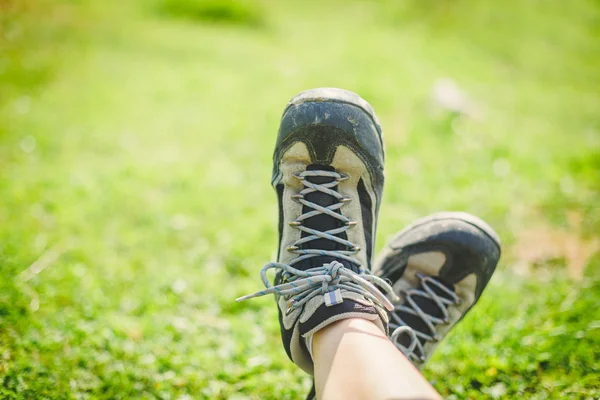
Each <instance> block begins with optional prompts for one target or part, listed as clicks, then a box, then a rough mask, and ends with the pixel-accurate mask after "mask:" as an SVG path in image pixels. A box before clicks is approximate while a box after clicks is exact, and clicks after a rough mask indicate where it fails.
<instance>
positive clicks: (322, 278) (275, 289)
mask: <svg viewBox="0 0 600 400" xmlns="http://www.w3.org/2000/svg"><path fill="white" fill-rule="evenodd" d="M294 177H295V178H296V179H298V180H300V182H302V184H303V185H304V186H305V188H304V189H303V190H302V191H300V192H299V193H298V194H295V195H293V196H292V199H293V200H294V201H297V202H299V203H301V204H302V205H304V206H306V207H308V208H309V209H311V210H310V211H308V212H306V213H303V214H302V215H300V216H299V217H298V218H297V219H296V220H294V221H291V222H290V223H289V225H290V226H291V227H293V228H295V229H298V230H300V231H302V232H306V233H307V234H308V236H306V237H303V238H300V239H298V240H297V241H295V242H294V243H293V244H292V245H291V246H289V247H288V248H287V249H286V250H287V251H288V252H290V253H294V254H297V255H298V257H296V258H294V259H293V260H291V261H290V262H289V264H284V263H278V262H273V263H269V264H267V265H265V266H264V267H263V268H262V269H261V271H260V277H261V279H262V282H263V284H264V285H265V287H266V289H265V290H260V291H258V292H256V293H253V294H250V295H247V296H243V297H240V298H238V299H237V300H236V301H238V302H239V301H243V300H247V299H250V298H254V297H259V296H264V295H267V294H277V295H279V296H286V299H287V300H288V310H287V313H288V314H289V313H290V312H292V311H293V310H295V309H297V308H300V307H302V306H303V305H304V304H306V303H307V302H308V301H309V300H310V299H312V298H313V297H315V296H317V295H319V294H321V295H324V296H325V295H326V294H327V293H332V292H333V293H332V295H331V296H330V297H327V298H326V304H327V305H335V304H339V303H341V302H342V299H341V293H340V292H339V291H340V290H342V289H343V290H346V291H350V292H354V293H358V294H360V295H362V296H364V297H366V298H368V299H369V300H371V301H372V302H373V303H374V304H375V305H376V306H378V307H380V308H385V309H386V310H388V311H392V310H393V309H394V306H393V304H392V303H391V302H390V300H389V299H388V298H387V297H386V296H385V295H384V294H382V293H381V291H380V290H379V289H378V288H377V287H375V285H377V286H379V287H380V288H382V289H383V290H384V291H385V292H386V293H388V294H389V295H390V296H391V297H392V300H394V298H395V297H397V296H396V295H395V294H394V291H393V289H392V287H391V286H390V285H389V284H388V283H387V282H385V281H384V280H383V279H381V278H379V277H376V276H374V275H371V274H366V273H365V270H364V268H363V267H362V265H361V263H360V261H358V260H357V259H356V258H354V257H352V255H354V254H356V253H358V252H359V251H360V248H359V247H358V246H356V245H354V244H353V243H352V242H350V241H348V240H346V239H343V238H340V237H338V236H336V235H339V234H340V233H342V232H345V231H347V230H348V229H350V228H351V227H353V226H354V225H356V222H355V221H352V220H350V219H349V218H347V217H345V216H344V215H342V214H341V213H339V212H336V211H337V210H339V209H340V208H342V207H343V206H344V205H345V204H346V203H348V202H349V201H351V200H352V199H351V198H350V197H345V196H344V195H342V194H341V193H339V192H337V191H335V190H333V189H332V188H333V187H335V186H337V185H338V183H339V182H341V181H344V180H346V179H348V177H347V176H346V175H343V174H340V173H338V172H335V171H323V170H312V171H308V170H307V171H303V172H299V173H296V174H294ZM309 177H329V178H332V179H331V181H329V182H326V183H314V182H311V181H309V180H308V179H307V178H309ZM317 191H318V192H321V193H325V194H327V195H329V196H331V197H333V198H334V199H336V200H337V202H335V203H334V204H332V205H329V206H322V205H319V204H317V203H314V202H311V201H308V200H307V199H306V198H305V197H306V195H308V194H310V193H313V192H317ZM321 214H325V215H328V216H330V217H332V218H335V219H338V220H340V221H341V222H342V226H341V227H338V228H334V229H329V230H326V231H319V230H316V229H312V228H310V227H307V226H304V225H303V222H304V221H305V220H306V219H308V218H311V217H314V216H317V215H321ZM317 239H326V240H330V241H333V242H336V243H339V244H341V245H343V246H344V247H345V248H346V249H345V250H323V249H310V248H306V249H303V248H301V246H302V245H303V244H306V243H308V242H311V241H313V240H317ZM320 256H328V257H333V258H336V259H338V260H345V261H347V262H348V263H350V264H351V265H353V266H355V268H356V270H357V271H358V273H357V272H354V271H353V270H352V269H350V268H347V267H346V266H344V264H342V263H341V262H339V261H332V262H330V263H325V264H323V265H322V266H320V267H314V268H309V269H306V270H299V269H297V268H294V265H295V264H297V263H299V262H301V261H303V260H306V259H309V258H313V257H320ZM270 269H275V270H277V271H278V272H280V273H281V282H283V283H281V284H278V285H272V284H271V283H270V281H269V279H268V277H267V271H269V270H270ZM336 292H337V293H336Z"/></svg>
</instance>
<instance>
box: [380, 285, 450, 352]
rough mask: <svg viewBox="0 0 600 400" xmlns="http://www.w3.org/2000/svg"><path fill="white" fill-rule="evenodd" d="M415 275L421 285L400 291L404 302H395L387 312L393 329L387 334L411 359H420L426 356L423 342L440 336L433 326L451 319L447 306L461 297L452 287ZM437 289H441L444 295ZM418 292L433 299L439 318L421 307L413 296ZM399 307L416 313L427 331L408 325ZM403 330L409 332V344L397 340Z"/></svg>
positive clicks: (419, 294)
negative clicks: (391, 310)
mask: <svg viewBox="0 0 600 400" xmlns="http://www.w3.org/2000/svg"><path fill="white" fill-rule="evenodd" d="M417 277H418V278H419V280H420V281H421V285H420V287H419V288H415V289H409V290H405V291H402V294H403V295H404V299H405V301H404V304H402V305H398V306H396V307H395V309H394V312H391V313H390V324H389V326H390V329H394V331H393V332H392V334H391V335H390V339H391V340H392V342H393V343H394V344H395V345H396V347H398V349H399V350H400V351H401V352H402V353H403V354H404V355H405V356H406V357H408V358H409V359H410V360H411V361H413V362H419V363H423V362H425V360H426V357H425V349H424V346H425V343H426V342H438V341H439V340H440V339H441V337H440V336H439V335H438V333H437V329H436V326H437V325H440V324H447V323H449V322H450V320H449V314H448V307H450V306H451V305H458V304H460V298H459V297H458V296H457V295H456V293H454V291H452V290H451V289H449V288H448V287H447V286H445V285H444V284H442V283H441V282H439V281H438V280H437V279H435V278H433V277H431V276H426V275H423V274H417ZM434 288H436V289H438V290H439V292H436V291H435V290H434ZM439 293H443V295H441V294H439ZM417 296H418V297H421V298H425V299H429V300H431V301H433V303H434V304H435V306H436V307H437V308H438V309H439V311H440V312H441V314H442V318H440V317H438V316H435V315H432V314H431V313H428V312H426V311H425V310H423V308H421V307H420V306H419V304H418V303H417V302H416V301H415V299H414V297H417ZM399 311H402V312H404V313H407V314H410V315H414V316H416V317H418V318H419V319H420V320H421V321H423V323H424V324H425V325H426V326H427V329H428V330H429V333H427V332H420V331H418V330H416V329H413V328H412V327H410V326H409V325H408V324H407V323H405V322H404V321H403V320H402V318H401V317H400V315H399ZM402 334H406V335H408V337H409V343H410V344H409V345H408V346H405V345H403V344H402V343H401V342H400V336H401V335H402Z"/></svg>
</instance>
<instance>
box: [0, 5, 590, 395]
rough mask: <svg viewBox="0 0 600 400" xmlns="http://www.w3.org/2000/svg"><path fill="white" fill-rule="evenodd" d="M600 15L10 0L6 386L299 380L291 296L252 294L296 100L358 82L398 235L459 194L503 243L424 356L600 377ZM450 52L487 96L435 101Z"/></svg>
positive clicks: (457, 363)
mask: <svg viewBox="0 0 600 400" xmlns="http://www.w3.org/2000/svg"><path fill="white" fill-rule="evenodd" d="M599 21H600V6H598V4H597V2H594V1H592V0H589V1H586V0H576V1H573V2H569V3H568V4H567V3H565V2H560V1H541V0H538V1H535V0H531V1H518V0H507V1H504V2H493V1H491V0H489V1H483V0H478V1H467V0H454V1H442V0H428V1H416V0H415V1H406V2H395V1H391V0H389V1H383V0H380V1H376V2H366V1H365V2H354V1H344V2H341V1H340V2H338V1H321V2H316V1H290V2H275V1H267V0H263V1H259V0H256V1H254V2H249V1H244V2H239V1H230V2H214V1H200V0H196V1H193V0H189V1H183V0H177V1H175V0H168V1H163V2H158V1H154V2H144V1H142V0H139V1H137V2H117V1H104V2H91V1H78V2H68V1H66V0H65V1H49V0H47V1H33V0H29V1H14V0H4V1H0V29H1V30H2V31H0V37H1V38H2V41H0V271H1V273H2V279H1V280H0V397H1V398H9V399H10V398H65V399H70V398H74V399H75V398H124V399H125V398H161V399H162V398H164V399H169V398H170V399H177V398H179V399H186V398H207V399H241V398H252V399H266V398H277V399H281V398H288V399H295V398H302V397H303V396H304V395H305V393H306V391H307V390H308V388H309V384H310V383H309V381H308V379H307V378H306V377H305V376H304V375H303V374H302V373H301V372H300V371H299V370H298V369H297V368H296V367H294V366H293V365H292V364H291V362H289V361H288V360H287V358H286V356H285V353H284V351H283V349H282V348H281V346H279V341H280V339H279V333H278V324H277V321H276V310H275V307H274V305H273V300H272V299H259V300H256V301H249V302H245V303H241V304H236V303H234V299H235V298H236V297H238V296H240V295H243V294H246V293H250V292H252V291H254V290H257V289H258V288H260V286H261V283H260V280H259V278H258V271H259V269H260V267H261V266H262V265H263V264H264V263H265V262H267V261H269V260H271V259H272V258H273V257H274V254H275V245H276V217H277V213H276V201H275V196H274V194H273V193H272V190H271V189H270V188H269V178H270V168H271V163H270V158H271V152H272V145H273V144H274V138H275V133H276V130H277V125H278V119H279V116H280V113H281V111H282V109H283V106H284V104H285V102H286V101H287V100H288V99H289V98H290V97H291V96H293V95H294V94H295V93H296V92H298V91H300V90H304V89H307V88H311V87H317V86H339V87H344V88H348V89H350V90H353V91H356V92H358V93H359V94H361V95H362V96H363V97H365V98H366V99H367V100H369V101H370V102H371V103H372V105H373V106H374V107H375V109H376V110H377V112H378V115H379V117H380V119H381V121H382V124H383V127H384V131H385V141H386V147H387V159H386V174H387V187H386V190H385V198H384V204H383V207H382V210H381V221H380V232H379V237H378V247H379V248H381V246H382V245H383V244H384V243H385V240H386V239H387V238H388V237H389V236H390V235H392V234H393V233H394V232H395V231H397V230H399V229H401V228H402V227H403V226H405V225H406V224H407V223H409V222H410V221H411V220H413V219H415V218H417V217H420V216H423V215H426V214H428V213H432V212H435V211H438V210H447V209H451V210H455V209H456V210H465V211H469V212H472V213H475V214H477V215H479V216H481V217H482V218H484V219H485V220H487V221H489V222H490V224H491V225H492V226H494V227H495V228H496V229H497V230H498V232H499V233H500V236H501V237H502V239H503V241H504V244H505V248H504V256H503V259H502V260H501V265H500V266H499V268H498V271H497V273H496V276H495V277H494V279H492V282H491V284H490V287H489V288H488V290H486V292H485V293H484V295H483V297H482V299H481V301H480V303H479V305H478V306H477V307H476V308H475V309H474V310H473V311H472V312H471V313H470V314H469V316H468V317H467V318H465V320H464V321H463V322H462V323H461V324H460V325H459V326H458V327H457V328H456V330H454V331H453V332H452V334H450V335H449V337H448V339H447V340H446V341H445V342H444V343H443V344H442V345H441V346H440V347H439V350H438V351H437V353H436V355H435V356H434V358H433V359H432V360H431V362H430V364H429V366H428V367H427V368H426V369H425V371H424V373H425V375H426V376H427V378H428V379H430V380H431V381H433V382H435V386H436V388H437V389H438V390H439V391H440V392H441V393H442V394H443V395H444V396H446V397H449V398H459V399H466V398H472V399H476V398H490V397H496V398H537V399H550V398H552V399H564V398H567V399H568V398H572V399H580V398H584V399H592V398H598V397H599V396H600V372H599V371H600V361H599V360H600V353H599V350H598V349H600V317H598V314H597V312H596V311H595V310H596V308H597V304H598V303H599V302H600V283H599V281H600V279H599V278H600V275H599V274H598V271H599V270H600V256H599V255H598V252H597V251H596V252H594V251H593V241H594V239H596V238H597V237H598V232H600V201H599V200H598V199H599V198H600V197H599V195H600V116H599V114H598V110H599V109H600V75H599V74H598V72H597V71H599V70H600V44H599V43H600V40H599V39H600V28H599V25H598V22H599ZM443 78H450V79H452V80H454V81H455V82H457V84H458V85H459V86H460V87H461V88H462V90H463V91H464V92H465V93H467V94H468V96H469V97H470V99H471V101H472V103H474V108H475V109H476V112H474V114H475V116H473V117H466V116H462V115H455V114H453V113H450V112H447V111H443V110H442V111H440V110H438V111H437V112H435V110H432V106H431V100H430V98H431V92H432V87H433V86H434V84H435V82H436V81H438V80H440V79H443ZM577 220H580V221H581V222H580V223H579V222H575V223H574V222H573V221H577ZM531 232H534V233H535V232H542V233H543V234H541V235H537V236H536V235H535V234H534V235H532V234H531ZM528 233H529V235H527V234H528ZM573 246H574V248H575V250H576V251H574V252H573V251H570V250H569V249H570V248H573ZM523 249H525V250H523ZM589 249H592V250H589ZM527 250H529V251H527ZM536 251H537V252H536ZM532 252H533V253H534V254H532ZM52 256H57V258H56V260H55V261H52V260H51V258H53V257H52ZM40 257H41V264H42V266H46V268H45V269H43V270H42V271H41V272H39V273H38V274H37V275H36V276H34V277H32V278H31V279H30V280H28V281H27V282H26V283H21V281H22V280H21V281H20V280H19V278H18V277H19V276H20V275H19V274H20V273H21V272H22V271H24V270H26V269H27V268H28V267H29V266H30V265H31V264H32V263H34V262H35V261H36V260H38V259H40ZM577 263H580V264H581V263H583V265H586V266H587V268H586V270H585V273H584V274H583V276H582V277H579V278H574V276H577V272H576V271H574V266H575V264H577ZM38 265H40V263H38ZM186 396H188V397H186Z"/></svg>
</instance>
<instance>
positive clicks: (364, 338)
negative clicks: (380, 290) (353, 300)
mask: <svg viewBox="0 0 600 400" xmlns="http://www.w3.org/2000/svg"><path fill="white" fill-rule="evenodd" d="M312 350H313V358H314V363H315V384H316V391H317V399H321V400H337V399H340V400H341V399H344V400H352V399H361V400H362V399H369V400H371V399H372V400H384V399H385V400H430V399H431V400H434V399H435V400H438V399H441V398H442V397H441V396H440V395H439V393H437V392H436V391H435V389H434V388H433V387H432V386H431V385H430V384H429V382H428V381H427V380H426V379H425V378H424V377H423V375H421V373H420V372H419V371H418V370H417V369H416V368H415V367H414V366H413V365H412V364H411V362H410V361H409V360H408V359H407V358H406V357H405V356H404V355H403V354H402V353H401V352H400V351H398V349H397V348H396V347H395V346H394V344H393V343H392V342H391V341H390V340H389V339H388V338H387V337H386V335H385V334H384V333H383V332H381V330H380V329H379V328H378V327H377V326H376V325H375V324H373V323H372V322H371V321H368V320H365V319H359V318H350V319H345V320H341V321H338V322H336V323H333V324H331V325H329V326H327V327H326V328H323V329H321V330H320V331H318V332H316V333H315V335H314V336H313V343H312Z"/></svg>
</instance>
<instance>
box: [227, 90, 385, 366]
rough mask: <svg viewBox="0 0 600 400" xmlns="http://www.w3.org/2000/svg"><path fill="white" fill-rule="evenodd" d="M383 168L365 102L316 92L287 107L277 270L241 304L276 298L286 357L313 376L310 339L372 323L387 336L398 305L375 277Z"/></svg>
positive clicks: (277, 177)
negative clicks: (346, 324)
mask: <svg viewBox="0 0 600 400" xmlns="http://www.w3.org/2000/svg"><path fill="white" fill-rule="evenodd" d="M383 161H384V153H383V142H382V133H381V128H380V126H379V123H378V121H377V118H376V117H375V114H374V113H373V109H372V108H371V106H370V105H369V104H368V103H367V102H366V101H364V100H363V99H361V98H360V97H359V96H358V95H356V94H354V93H352V92H348V91H346V90H341V89H333V88H321V89H313V90H308V91H305V92H302V93H300V94H298V95H297V96H296V97H294V98H293V99H292V100H291V101H290V102H289V103H288V105H287V106H286V107H285V110H284V112H283V117H282V119H281V125H280V127H279V134H278V136H277V143H276V145H275V154H274V157H273V177H272V185H273V187H274V188H275V191H276V192H277V198H278V200H279V249H278V257H277V262H274V263H270V264H267V265H265V266H264V267H263V269H262V271H261V278H262V281H263V283H264V285H265V287H266V289H265V290H262V291H259V292H257V293H255V294H253V295H248V296H244V297H242V298H240V299H238V301H241V300H245V299H248V298H252V297H256V296H263V295H266V294H271V293H272V294H274V295H275V297H276V300H277V305H278V310H279V322H280V325H281V337H282V340H283V345H284V347H285V350H286V352H287V354H288V356H289V357H290V359H291V360H292V361H293V362H294V363H295V364H296V365H298V366H299V367H300V368H302V369H303V370H304V371H306V372H308V373H309V374H312V373H313V361H312V357H311V354H310V352H311V343H312V335H313V334H314V333H315V332H317V331H318V330H320V329H323V328H324V327H326V326H328V325H329V324H332V323H334V322H336V321H339V320H342V319H345V318H364V319H367V320H371V321H373V322H374V323H375V324H376V325H377V326H378V327H379V328H380V329H381V330H382V331H383V332H386V333H387V322H388V319H387V318H388V317H387V312H388V311H390V310H392V309H393V305H392V303H391V302H390V300H388V298H387V297H386V296H385V294H384V293H382V292H381V291H380V290H383V291H384V292H389V293H388V296H391V298H394V295H393V292H392V288H391V287H390V285H388V284H387V283H386V282H385V281H383V280H382V279H380V278H377V277H375V276H373V275H371V273H370V270H371V262H372V256H373V245H374V241H375V231H376V227H377V215H378V211H379V204H380V202H381V195H382V191H383V180H384V178H383ZM270 269H273V270H275V271H276V274H275V278H274V285H271V283H270V282H269V280H268V278H267V275H266V274H267V271H268V270H270ZM378 288H380V289H378Z"/></svg>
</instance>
